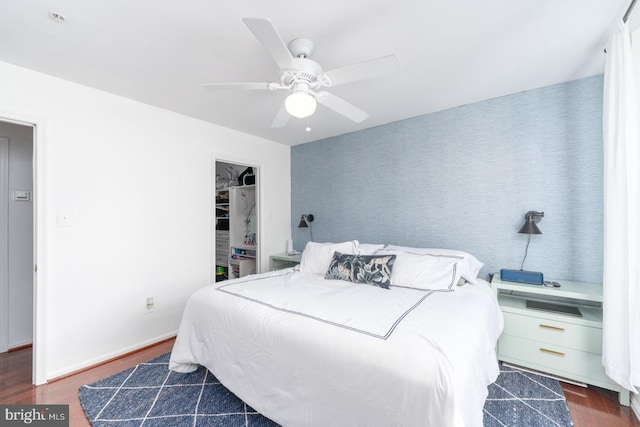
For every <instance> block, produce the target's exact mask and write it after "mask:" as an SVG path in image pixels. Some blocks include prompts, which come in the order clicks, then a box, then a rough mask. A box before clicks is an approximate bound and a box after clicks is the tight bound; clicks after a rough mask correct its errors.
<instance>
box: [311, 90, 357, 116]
mask: <svg viewBox="0 0 640 427" xmlns="http://www.w3.org/2000/svg"><path fill="white" fill-rule="evenodd" d="M317 99H318V102H319V103H321V104H322V105H324V106H325V107H327V108H330V109H331V110H333V111H335V112H336V113H338V114H342V115H343V116H345V117H346V118H348V119H350V120H353V121H354V122H356V123H360V122H361V121H363V120H365V119H366V118H368V117H369V114H368V113H365V112H364V111H362V110H361V109H359V108H358V107H356V106H354V105H352V104H350V103H348V102H347V101H345V100H344V99H342V98H339V97H337V96H335V95H333V94H331V93H329V92H320V93H319V94H318V97H317Z"/></svg>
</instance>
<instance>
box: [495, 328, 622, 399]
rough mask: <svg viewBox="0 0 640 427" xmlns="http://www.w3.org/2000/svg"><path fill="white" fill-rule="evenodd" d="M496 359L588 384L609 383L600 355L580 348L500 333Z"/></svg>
mask: <svg viewBox="0 0 640 427" xmlns="http://www.w3.org/2000/svg"><path fill="white" fill-rule="evenodd" d="M498 349H499V350H498V358H499V359H500V360H504V361H507V362H511V363H514V364H516V365H522V366H526V367H530V368H533V369H536V370H539V371H544V372H549V373H552V374H555V375H559V376H562V377H566V378H570V379H575V380H578V381H583V382H587V383H590V384H593V383H595V384H600V385H601V386H604V384H603V383H607V384H611V383H612V382H611V380H610V379H609V377H607V375H606V374H605V372H604V367H603V366H602V356H601V355H600V354H594V353H589V352H585V351H579V350H575V349H572V348H567V347H562V346H558V345H550V344H549V343H544V342H539V341H533V340H530V339H526V338H521V337H515V336H511V335H502V336H501V337H500V341H499V344H498Z"/></svg>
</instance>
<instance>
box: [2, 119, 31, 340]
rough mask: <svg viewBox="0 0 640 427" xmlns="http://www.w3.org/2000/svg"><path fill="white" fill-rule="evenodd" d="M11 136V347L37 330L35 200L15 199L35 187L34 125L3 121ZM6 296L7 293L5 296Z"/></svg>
mask: <svg viewBox="0 0 640 427" xmlns="http://www.w3.org/2000/svg"><path fill="white" fill-rule="evenodd" d="M0 136H2V137H6V138H8V139H9V192H8V197H7V199H8V200H5V201H3V203H7V204H8V212H9V221H8V225H9V227H8V244H9V245H8V248H9V257H8V273H9V275H8V277H9V286H8V291H9V292H8V296H7V297H8V315H9V325H8V326H9V329H8V338H9V341H8V343H9V348H14V347H19V346H22V345H25V344H30V343H31V340H32V332H33V202H32V201H28V202H26V201H13V199H12V197H11V195H12V193H13V191H15V190H29V191H33V168H32V159H33V144H32V138H33V129H32V128H30V127H26V126H19V125H15V124H8V123H0ZM3 297H4V296H3Z"/></svg>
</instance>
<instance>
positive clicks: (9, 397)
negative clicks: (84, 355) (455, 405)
mask: <svg viewBox="0 0 640 427" xmlns="http://www.w3.org/2000/svg"><path fill="white" fill-rule="evenodd" d="M173 342H174V340H173V339H171V340H167V341H163V342H162V343H159V344H156V345H154V346H151V347H148V348H145V349H143V350H141V351H138V352H135V353H133V354H129V355H127V356H124V357H122V358H119V359H117V360H114V361H111V362H108V363H105V364H103V365H100V366H96V367H94V368H91V369H87V370H85V371H83V372H79V373H77V374H74V375H69V376H67V377H65V378H62V379H59V380H56V381H52V382H50V383H49V384H46V385H42V386H39V387H34V386H33V385H32V384H31V349H30V348H28V349H23V350H19V351H15V352H10V353H0V403H2V404H40V403H49V404H56V403H58V404H68V405H69V417H70V423H69V424H70V426H71V427H90V425H89V422H88V421H87V419H86V417H85V415H84V412H83V411H82V407H81V406H80V401H79V400H78V388H79V387H80V386H81V385H84V384H89V383H92V382H94V381H97V380H99V379H100V378H104V377H106V376H109V375H112V374H115V373H117V372H120V371H122V370H124V369H127V368H129V367H132V366H135V365H137V364H138V363H140V362H144V361H146V360H149V359H151V358H153V357H155V356H159V355H161V354H163V353H166V352H167V351H171V348H172V347H173ZM562 388H563V389H564V392H565V395H566V397H567V403H568V405H569V411H570V412H571V416H572V417H573V422H574V425H575V426H576V427H601V426H606V427H617V426H632V427H640V422H639V421H638V420H637V419H636V418H635V415H634V414H633V411H632V410H631V409H630V408H627V407H624V406H620V405H619V404H618V401H617V395H616V394H615V393H612V392H609V391H606V390H601V389H598V388H587V389H585V388H582V387H577V386H573V385H570V384H564V383H563V384H562Z"/></svg>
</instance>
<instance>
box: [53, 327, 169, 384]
mask: <svg viewBox="0 0 640 427" xmlns="http://www.w3.org/2000/svg"><path fill="white" fill-rule="evenodd" d="M176 335H178V330H175V331H172V332H168V333H166V334H162V335H160V336H157V337H155V338H151V339H148V340H145V341H142V342H140V343H137V344H134V345H130V346H127V347H124V348H121V349H120V350H116V351H112V352H110V353H107V354H103V355H101V356H99V357H94V358H93V359H89V360H84V361H82V362H81V363H78V364H76V365H72V366H68V367H66V368H64V369H61V370H59V371H55V372H52V373H51V375H50V376H49V378H59V377H62V376H66V375H70V374H73V373H75V372H78V371H81V370H84V369H86V368H91V367H93V366H95V365H99V364H101V363H103V362H107V361H110V360H113V359H116V358H118V357H121V356H124V355H126V354H129V353H131V352H135V351H137V350H142V349H143V348H145V347H148V346H150V345H153V344H157V343H159V342H161V341H164V340H166V339H169V338H174V337H175V336H176Z"/></svg>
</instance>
